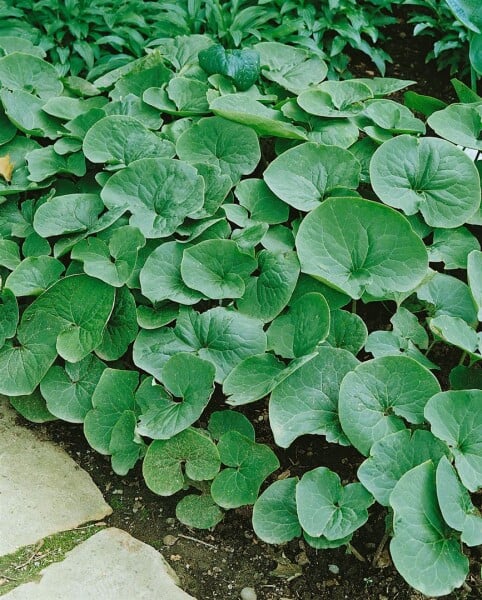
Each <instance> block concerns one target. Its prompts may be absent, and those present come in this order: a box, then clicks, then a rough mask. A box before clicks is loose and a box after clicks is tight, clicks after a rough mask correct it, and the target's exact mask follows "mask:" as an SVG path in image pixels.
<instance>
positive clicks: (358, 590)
mask: <svg viewBox="0 0 482 600" xmlns="http://www.w3.org/2000/svg"><path fill="white" fill-rule="evenodd" d="M411 29H412V27H411V26H409V25H406V24H405V23H404V22H403V21H402V20H401V22H400V23H399V25H398V26H395V27H393V28H392V32H391V33H392V41H391V42H388V43H385V44H384V47H385V49H386V50H387V51H388V52H389V54H391V56H392V57H393V58H394V64H393V65H388V67H387V73H386V75H387V76H388V77H399V78H403V79H413V80H417V81H418V84H417V85H416V86H414V87H413V88H412V89H413V90H415V91H417V92H419V93H424V94H428V95H433V96H436V97H438V98H441V99H444V100H446V101H451V100H453V96H454V95H453V91H452V87H451V85H450V81H449V79H450V78H449V76H448V74H447V73H443V72H442V73H440V72H437V71H436V70H435V68H434V67H433V66H431V65H426V64H425V62H424V60H425V55H426V53H427V51H428V49H429V47H430V42H428V43H427V41H426V40H425V39H424V38H415V39H413V38H411ZM351 69H352V71H353V72H354V73H355V74H356V75H359V76H374V75H376V74H377V73H375V71H374V70H373V66H372V65H370V64H368V62H367V61H366V58H365V57H363V56H362V55H354V56H353V59H352V63H351ZM359 310H360V312H363V315H362V316H363V317H364V318H365V319H367V322H368V323H369V325H370V329H371V330H374V329H383V328H385V327H386V325H387V324H388V318H389V315H390V314H392V313H388V312H387V313H386V314H385V315H384V314H383V312H382V313H380V309H379V305H377V309H376V310H377V313H376V315H375V314H374V313H373V310H370V307H363V306H360V307H359ZM370 313H371V314H370ZM440 349H441V350H442V351H443V352H445V353H446V352H447V349H446V348H443V349H442V347H441V348H440ZM435 351H437V349H436V350H435ZM360 358H362V359H363V357H360ZM431 358H433V360H435V361H436V362H439V363H442V364H443V365H445V366H447V367H449V366H450V367H452V366H454V364H456V362H455V363H454V355H453V352H452V354H444V355H440V354H439V355H437V356H432V355H431ZM456 358H458V357H456ZM443 370H444V371H445V369H443ZM446 372H447V373H448V369H447V371H446ZM442 384H445V385H446V382H445V381H442ZM445 385H444V387H445ZM245 412H246V414H248V415H249V417H250V419H251V420H252V422H253V423H255V424H256V429H257V431H256V434H257V441H259V442H264V443H268V444H270V445H273V440H272V436H271V432H270V429H269V424H268V415H267V404H266V402H258V403H256V404H254V405H249V406H248V407H246V411H245ZM35 428H36V430H37V431H38V426H35ZM42 430H43V432H44V434H45V436H46V437H48V438H50V439H53V440H55V441H56V442H57V443H59V444H60V445H61V446H63V447H64V448H65V449H66V450H67V452H69V454H71V456H72V457H73V458H74V459H75V460H76V461H77V462H78V463H79V464H80V465H81V466H82V467H83V468H84V469H85V470H87V471H88V472H89V473H90V474H91V476H92V478H93V480H94V481H95V483H96V484H97V485H98V486H99V488H100V489H101V491H102V492H103V493H104V495H105V497H106V500H107V501H108V502H109V504H110V505H111V506H112V507H113V509H114V512H113V515H112V516H111V517H109V518H108V519H106V523H107V525H109V526H114V527H120V528H122V529H124V530H127V531H128V532H130V533H131V534H132V535H133V536H135V537H137V538H138V539H140V540H142V541H145V542H147V543H149V544H151V545H152V546H154V547H155V548H157V549H158V550H160V551H161V552H162V554H163V555H164V556H165V558H166V559H167V560H168V561H169V562H170V563H171V564H172V566H173V567H174V569H175V570H176V572H177V573H178V575H179V576H180V579H181V582H182V586H183V588H184V589H185V590H186V591H187V592H189V593H190V594H192V595H193V596H195V597H197V598H199V599H201V598H206V599H213V600H214V599H223V600H224V599H227V598H239V597H240V591H241V590H242V588H244V587H253V588H255V590H256V593H257V597H258V600H289V599H293V600H294V599H300V600H315V599H316V600H325V599H326V600H328V599H329V600H341V599H346V598H350V599H352V600H356V599H360V598H364V599H366V600H421V599H422V598H423V596H422V595H421V594H419V593H418V592H415V591H414V590H413V589H411V588H410V587H409V586H408V585H407V584H406V583H405V581H404V580H403V579H402V578H401V577H400V576H399V575H398V573H397V572H396V570H395V568H394V567H393V565H392V563H391V560H390V555H389V552H388V546H385V547H380V548H379V545H380V542H381V541H382V539H383V537H384V531H385V516H386V511H384V510H383V509H382V508H380V507H379V506H375V507H373V508H372V509H371V517H370V520H369V522H368V524H367V525H365V526H364V527H363V528H362V529H361V530H359V531H358V532H357V533H356V534H355V536H354V538H353V540H352V549H351V550H350V549H349V550H348V551H347V550H346V548H339V549H336V550H329V551H316V550H314V549H313V548H311V547H309V546H308V545H307V544H305V543H304V542H303V541H300V540H295V541H293V542H291V543H288V544H286V545H284V546H270V545H268V544H265V543H263V542H261V541H259V540H258V539H256V537H255V535H254V533H253V529H252V526H251V508H250V507H247V508H242V509H238V510H234V511H229V512H228V513H227V514H226V516H225V518H224V520H223V521H222V522H221V523H220V524H219V525H218V526H217V527H216V529H215V530H214V531H212V532H211V531H199V530H190V529H188V528H186V527H184V526H183V525H181V524H180V523H179V522H178V521H177V520H176V518H175V505H176V503H177V501H178V499H179V498H178V496H176V497H175V499H173V498H160V497H159V496H156V495H154V494H153V493H151V492H150V491H149V490H148V489H147V488H146V486H145V484H144V480H143V477H142V473H141V470H140V468H139V466H138V467H137V468H136V469H135V470H134V472H131V473H130V474H129V475H128V476H127V477H126V478H121V477H119V476H117V475H115V474H114V473H113V472H112V470H111V468H110V460H109V458H108V457H103V456H100V455H99V454H97V453H96V452H95V451H93V450H92V449H91V448H90V447H89V446H88V444H87V442H86V440H85V438H84V436H83V433H82V428H81V427H80V426H78V425H70V424H68V423H64V422H60V421H58V422H53V423H49V424H45V425H43V426H42ZM275 450H276V452H277V455H278V457H279V459H280V462H281V464H282V470H283V471H284V473H283V474H284V475H286V476H289V475H300V474H302V473H304V472H305V471H307V470H309V469H311V468H314V467H316V466H320V465H325V466H328V467H330V468H331V469H333V470H334V471H336V472H338V473H339V474H340V476H341V477H342V479H343V481H344V483H345V482H347V481H353V480H354V479H355V475H356V470H357V468H358V466H359V464H360V463H361V461H362V457H361V456H360V455H359V454H358V453H357V452H356V451H354V450H353V449H351V448H343V447H340V446H335V445H332V444H328V443H326V442H325V440H324V438H321V437H313V436H306V437H303V438H301V439H298V440H297V441H296V442H295V443H294V444H293V445H292V446H291V447H290V448H289V450H288V451H282V450H280V449H279V448H276V449H275ZM280 472H281V471H280ZM377 550H378V551H377ZM476 555H477V550H472V555H471V559H472V560H471V563H472V565H473V568H472V573H471V575H470V576H469V578H468V579H467V586H466V587H465V588H462V589H461V590H459V591H457V592H455V593H453V594H451V595H449V596H446V598H450V599H453V600H455V599H457V600H461V599H462V598H463V599H465V600H469V599H473V600H475V599H476V598H480V597H482V587H481V585H480V580H478V579H477V568H476V564H477V563H479V564H480V555H479V556H476Z"/></svg>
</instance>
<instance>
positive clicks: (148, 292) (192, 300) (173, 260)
mask: <svg viewBox="0 0 482 600" xmlns="http://www.w3.org/2000/svg"><path fill="white" fill-rule="evenodd" d="M184 249H185V246H183V244H180V243H178V242H167V243H165V244H161V245H160V246H158V247H157V248H156V249H155V250H154V252H152V253H151V254H150V255H149V256H148V258H147V260H146V262H145V263H144V266H143V267H142V269H141V272H140V276H139V279H140V283H141V289H142V293H143V294H144V296H145V297H146V298H149V300H150V301H151V302H161V301H162V300H172V301H173V302H179V303H180V304H196V302H199V300H200V299H201V298H202V294H201V293H200V292H198V291H196V290H192V289H190V288H189V287H188V286H187V285H186V284H185V283H184V281H183V279H182V277H181V261H182V255H183V252H184Z"/></svg>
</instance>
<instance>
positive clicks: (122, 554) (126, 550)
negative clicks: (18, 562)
mask: <svg viewBox="0 0 482 600" xmlns="http://www.w3.org/2000/svg"><path fill="white" fill-rule="evenodd" d="M41 576H42V578H41V580H40V581H39V582H38V583H33V582H32V583H26V584H24V585H21V586H19V587H17V588H15V589H14V590H12V591H11V592H9V593H8V594H5V595H4V596H2V600H133V599H134V598H135V599H136V600H193V597H192V596H190V595H189V594H186V593H185V592H183V591H182V590H181V589H179V588H178V587H177V585H176V583H175V582H177V577H176V575H175V573H174V571H173V570H172V569H171V567H170V566H169V565H168V564H167V562H166V561H165V560H164V558H163V557H162V556H161V555H160V554H159V552H157V550H155V549H154V548H152V547H151V546H148V545H147V544H144V543H143V542H140V541H139V540H136V539H135V538H133V537H132V536H130V535H129V534H128V533H126V532H125V531H121V530H120V529H115V528H110V529H104V530H103V531H100V532H99V533H96V534H95V535H93V536H92V537H91V538H89V539H88V540H86V541H85V542H82V544H80V545H79V546H77V547H76V548H74V549H73V550H71V551H70V552H69V553H68V554H67V555H66V557H65V559H64V560H63V561H62V562H59V563H54V564H51V565H49V566H48V567H47V568H46V569H44V570H43V571H42V572H41Z"/></svg>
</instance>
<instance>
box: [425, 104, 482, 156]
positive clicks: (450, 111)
mask: <svg viewBox="0 0 482 600" xmlns="http://www.w3.org/2000/svg"><path fill="white" fill-rule="evenodd" d="M480 111H481V107H480V106H477V105H473V104H472V105H470V104H469V105H467V104H451V105H450V106H447V108H444V109H443V110H438V111H437V112H434V113H433V114H432V115H430V117H429V118H428V121H427V123H428V124H429V125H430V127H431V128H432V129H433V130H434V131H435V133H436V134H437V135H439V136H440V137H443V138H445V139H446V140H449V142H453V143H454V144H459V145H460V146H464V147H466V148H473V149H474V150H482V140H481V139H480V131H481V129H482V123H481V119H480V116H481V112H480Z"/></svg>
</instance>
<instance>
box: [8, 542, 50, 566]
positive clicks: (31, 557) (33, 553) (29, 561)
mask: <svg viewBox="0 0 482 600" xmlns="http://www.w3.org/2000/svg"><path fill="white" fill-rule="evenodd" d="M43 543H44V541H43V540H40V542H39V543H38V544H37V545H36V546H35V550H34V551H33V552H32V554H31V556H30V557H29V559H28V560H26V561H25V562H24V563H22V564H21V565H16V567H15V570H16V571H19V570H20V569H23V568H24V567H26V566H27V565H29V564H30V563H31V562H32V561H33V560H34V558H35V557H36V556H37V554H38V551H39V550H40V548H41V547H42V546H43Z"/></svg>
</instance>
